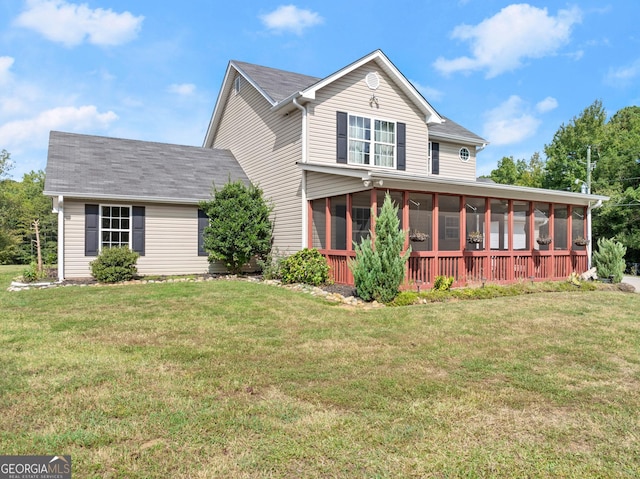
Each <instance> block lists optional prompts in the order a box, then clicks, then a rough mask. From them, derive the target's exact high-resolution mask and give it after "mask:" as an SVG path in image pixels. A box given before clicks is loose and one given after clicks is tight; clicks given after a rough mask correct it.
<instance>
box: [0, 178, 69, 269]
mask: <svg viewBox="0 0 640 479" xmlns="http://www.w3.org/2000/svg"><path fill="white" fill-rule="evenodd" d="M1 189H2V190H1V191H0V226H2V230H3V231H4V232H5V235H8V237H9V242H8V243H6V242H5V243H6V244H4V246H3V247H1V248H0V263H5V264H6V263H29V262H31V261H32V260H34V259H35V256H36V248H35V240H36V236H35V231H34V230H33V222H34V221H35V220H38V223H39V228H40V238H41V241H42V250H43V256H44V260H45V262H47V263H49V264H52V263H54V262H55V259H56V258H55V256H56V242H57V231H58V230H57V216H56V215H54V214H52V213H51V199H50V198H48V197H46V196H44V195H43V194H42V192H43V190H44V172H43V171H31V172H29V173H26V174H25V175H24V176H23V178H22V181H20V182H18V181H13V180H9V179H5V180H2V181H1Z"/></svg>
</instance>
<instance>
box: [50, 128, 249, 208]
mask: <svg viewBox="0 0 640 479" xmlns="http://www.w3.org/2000/svg"><path fill="white" fill-rule="evenodd" d="M229 178H231V180H232V181H236V180H241V181H243V182H244V183H245V184H247V185H248V184H250V182H249V178H248V177H247V175H246V174H245V173H244V171H243V170H242V168H241V167H240V165H239V164H238V162H237V161H236V159H235V157H234V156H233V155H232V154H231V152H230V151H228V150H219V149H210V148H200V147H195V146H182V145H172V144H165V143H154V142H148V141H138V140H124V139H119V138H107V137H100V136H90V135H78V134H75V133H63V132H58V131H52V132H51V134H50V136H49V156H48V159H47V169H46V177H45V188H44V189H45V194H47V195H65V196H70V197H77V198H79V197H86V198H112V199H119V198H129V199H136V198H138V199H145V200H148V201H169V202H179V203H196V202H198V201H200V200H206V199H209V198H210V196H211V191H212V185H213V183H214V182H215V184H216V186H217V187H221V186H222V185H224V184H225V183H227V182H228V181H229Z"/></svg>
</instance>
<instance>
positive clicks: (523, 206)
mask: <svg viewBox="0 0 640 479" xmlns="http://www.w3.org/2000/svg"><path fill="white" fill-rule="evenodd" d="M530 244H531V238H529V202H528V201H514V202H513V249H514V250H528V249H529V245H530Z"/></svg>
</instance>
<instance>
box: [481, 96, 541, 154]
mask: <svg viewBox="0 0 640 479" xmlns="http://www.w3.org/2000/svg"><path fill="white" fill-rule="evenodd" d="M527 110H528V108H527V104H526V103H525V102H524V101H523V100H522V99H521V98H520V97H519V96H517V95H512V96H510V97H509V99H508V100H507V101H505V102H503V103H501V104H500V105H498V106H497V107H496V108H494V109H493V110H489V111H488V112H486V113H485V124H484V131H483V135H484V136H485V138H487V139H488V140H489V141H490V142H491V144H492V145H494V146H497V145H510V144H513V143H518V142H520V141H522V140H524V139H526V138H529V137H531V136H533V135H534V134H535V132H536V130H537V129H538V127H539V126H540V123H542V121H541V120H540V119H538V118H536V117H534V116H533V115H531V114H530V113H528V111H527Z"/></svg>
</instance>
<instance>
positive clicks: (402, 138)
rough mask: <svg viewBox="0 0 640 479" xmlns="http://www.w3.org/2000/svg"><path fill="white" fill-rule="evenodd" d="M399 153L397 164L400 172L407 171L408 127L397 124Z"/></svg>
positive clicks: (397, 152) (397, 153) (397, 154)
mask: <svg viewBox="0 0 640 479" xmlns="http://www.w3.org/2000/svg"><path fill="white" fill-rule="evenodd" d="M397 129H398V131H397V137H396V143H397V151H396V162H397V163H396V164H397V168H398V170H402V171H404V170H406V169H407V148H406V136H407V125H406V124H404V123H397Z"/></svg>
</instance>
